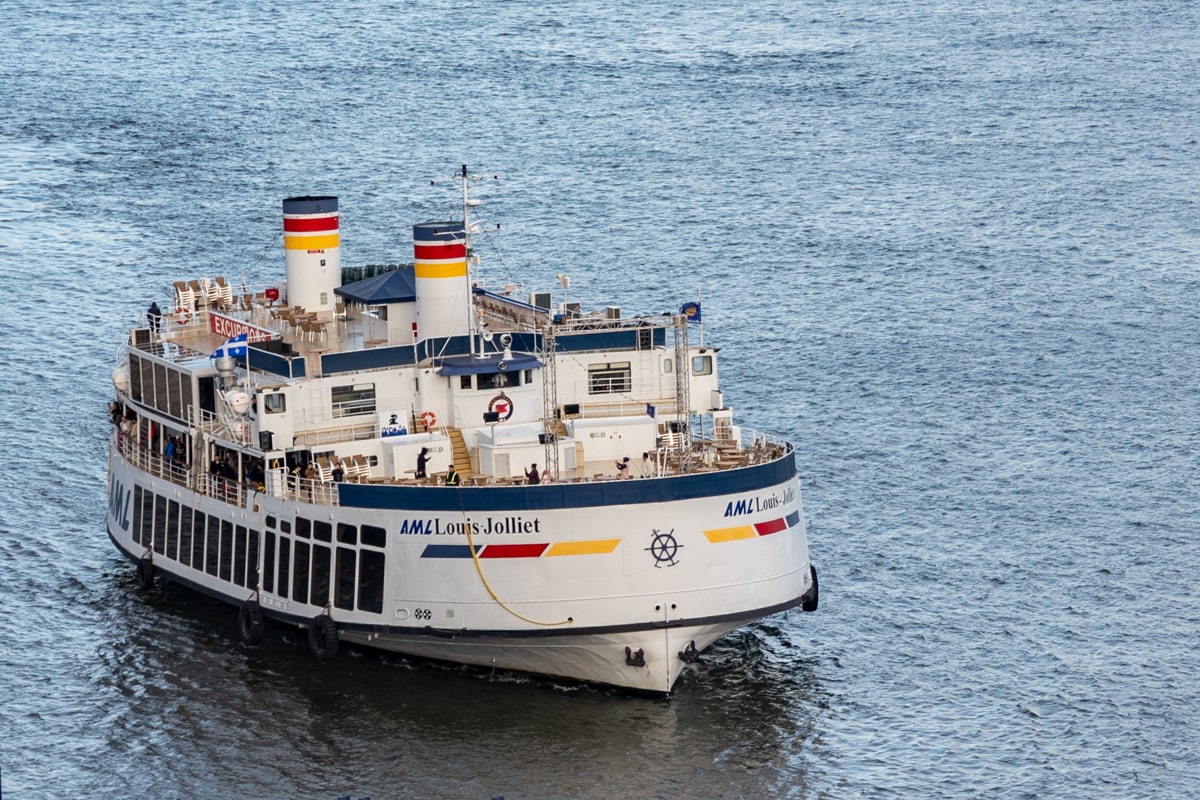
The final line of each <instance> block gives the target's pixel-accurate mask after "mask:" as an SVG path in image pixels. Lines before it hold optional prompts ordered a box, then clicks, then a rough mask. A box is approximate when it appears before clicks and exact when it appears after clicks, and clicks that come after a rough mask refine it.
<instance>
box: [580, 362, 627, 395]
mask: <svg viewBox="0 0 1200 800" xmlns="http://www.w3.org/2000/svg"><path fill="white" fill-rule="evenodd" d="M632 386H633V371H632V369H631V368H630V366H629V362H628V361H619V362H613V363H611V364H589V365H588V394H619V393H623V392H628V391H629V390H630V388H631V387H632Z"/></svg>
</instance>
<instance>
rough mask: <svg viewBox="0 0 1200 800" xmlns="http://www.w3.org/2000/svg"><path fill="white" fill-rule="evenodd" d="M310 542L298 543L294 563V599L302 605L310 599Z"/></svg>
mask: <svg viewBox="0 0 1200 800" xmlns="http://www.w3.org/2000/svg"><path fill="white" fill-rule="evenodd" d="M309 549H310V548H309V544H308V542H296V560H295V561H293V562H292V599H293V600H297V601H299V602H301V603H303V602H304V601H305V599H306V598H307V597H308V551H309Z"/></svg>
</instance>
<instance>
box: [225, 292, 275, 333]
mask: <svg viewBox="0 0 1200 800" xmlns="http://www.w3.org/2000/svg"><path fill="white" fill-rule="evenodd" d="M268 291H270V290H268ZM208 329H209V330H210V331H212V332H213V333H215V334H216V335H217V336H220V337H221V338H222V339H232V338H233V337H235V336H237V335H238V334H241V333H244V334H246V341H248V342H269V341H270V340H272V339H274V338H276V337H277V336H278V335H279V334H277V333H276V332H275V331H272V330H268V329H267V328H260V327H258V326H257V325H251V324H250V323H248V322H242V321H241V320H240V319H234V318H233V317H227V316H225V315H224V314H218V313H216V312H215V311H214V312H211V313H210V314H209V315H208Z"/></svg>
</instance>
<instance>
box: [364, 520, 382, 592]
mask: <svg viewBox="0 0 1200 800" xmlns="http://www.w3.org/2000/svg"><path fill="white" fill-rule="evenodd" d="M366 527H367V526H365V525H364V526H363V532H364V534H365V533H366ZM383 564H384V559H383V553H378V552H376V551H374V550H360V551H359V553H358V610H359V611H370V612H372V613H375V614H380V613H382V612H383Z"/></svg>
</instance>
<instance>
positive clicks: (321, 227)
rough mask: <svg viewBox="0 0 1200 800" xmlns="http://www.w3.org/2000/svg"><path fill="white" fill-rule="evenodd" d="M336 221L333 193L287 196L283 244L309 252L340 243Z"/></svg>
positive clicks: (332, 246) (327, 248) (330, 247)
mask: <svg viewBox="0 0 1200 800" xmlns="http://www.w3.org/2000/svg"><path fill="white" fill-rule="evenodd" d="M301 214H303V215H304V216H298V215H301ZM294 215H297V216H294ZM338 224H339V223H338V211H337V198H336V197H295V198H288V199H287V200H284V201H283V248H284V249H285V250H304V251H308V252H312V251H315V250H332V249H334V248H335V247H341V244H342V242H341V235H340V234H339V233H338Z"/></svg>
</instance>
